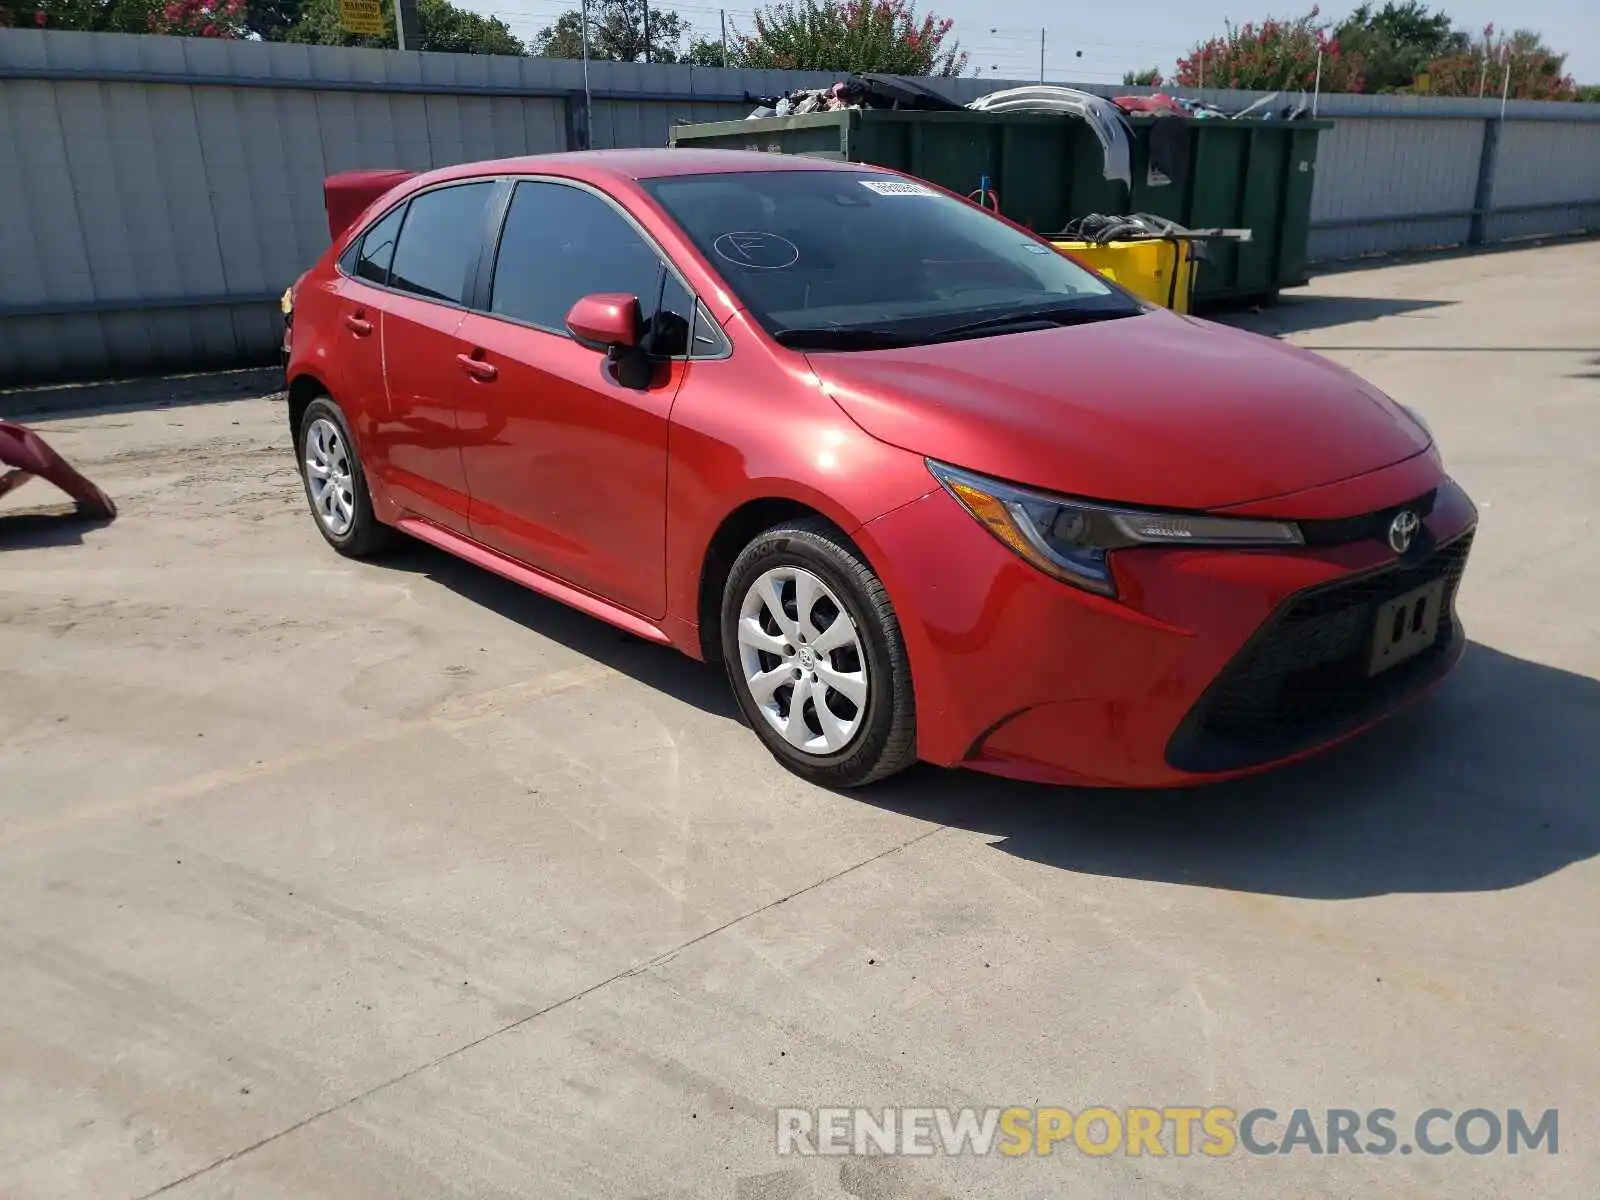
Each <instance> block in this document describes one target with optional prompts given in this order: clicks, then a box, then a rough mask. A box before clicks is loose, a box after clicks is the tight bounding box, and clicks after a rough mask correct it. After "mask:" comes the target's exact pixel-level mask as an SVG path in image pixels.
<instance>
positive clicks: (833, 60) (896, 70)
mask: <svg viewBox="0 0 1600 1200" xmlns="http://www.w3.org/2000/svg"><path fill="white" fill-rule="evenodd" d="M954 24H955V23H954V22H953V21H951V20H950V19H949V18H947V17H935V16H933V15H931V14H929V15H923V16H918V15H917V12H916V7H915V4H914V0H792V2H789V0H775V2H773V3H769V4H767V6H766V7H765V8H761V9H757V10H756V14H755V28H754V30H753V32H750V33H739V34H737V35H736V36H734V37H732V38H731V39H730V47H729V48H730V54H729V59H730V64H731V65H733V66H740V67H758V68H763V69H767V70H774V69H776V70H788V71H838V72H841V73H842V72H859V71H877V72H883V73H885V74H892V75H940V76H950V75H960V74H961V73H962V72H964V71H965V70H966V69H967V55H966V53H965V52H964V51H963V50H962V49H961V46H960V44H959V43H958V42H956V41H954V40H952V39H951V38H950V33H951V30H952V28H953V27H954Z"/></svg>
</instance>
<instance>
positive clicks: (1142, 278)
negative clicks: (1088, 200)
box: [1051, 238, 1195, 313]
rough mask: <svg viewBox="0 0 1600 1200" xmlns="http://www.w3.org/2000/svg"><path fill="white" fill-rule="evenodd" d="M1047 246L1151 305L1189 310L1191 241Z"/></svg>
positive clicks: (1191, 265) (1176, 310)
mask: <svg viewBox="0 0 1600 1200" xmlns="http://www.w3.org/2000/svg"><path fill="white" fill-rule="evenodd" d="M1051 245H1053V246H1055V247H1056V249H1058V250H1060V251H1062V252H1063V253H1066V254H1070V255H1071V256H1072V257H1073V258H1075V259H1077V260H1078V261H1079V262H1081V263H1083V264H1084V266H1086V267H1092V268H1094V270H1096V271H1098V272H1100V274H1102V275H1104V276H1105V277H1106V278H1107V279H1110V280H1113V281H1114V282H1116V283H1119V284H1121V285H1122V286H1123V287H1125V288H1127V289H1128V290H1129V291H1130V292H1132V293H1134V295H1136V296H1142V297H1143V298H1144V299H1146V300H1148V301H1150V302H1151V303H1152V304H1159V305H1161V307H1162V308H1170V309H1171V310H1172V311H1173V312H1181V313H1186V312H1188V311H1189V290H1190V287H1191V286H1192V285H1193V283H1194V268H1195V260H1194V257H1193V256H1192V255H1191V253H1190V248H1191V246H1192V245H1193V243H1191V242H1186V241H1164V240H1160V239H1155V238H1151V239H1146V240H1143V241H1136V242H1104V243H1100V242H1052V243H1051Z"/></svg>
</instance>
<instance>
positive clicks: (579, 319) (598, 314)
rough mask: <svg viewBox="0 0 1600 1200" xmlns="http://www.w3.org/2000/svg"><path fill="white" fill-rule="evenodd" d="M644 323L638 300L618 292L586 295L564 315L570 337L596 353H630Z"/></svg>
mask: <svg viewBox="0 0 1600 1200" xmlns="http://www.w3.org/2000/svg"><path fill="white" fill-rule="evenodd" d="M643 323H644V322H643V320H642V319H641V317H640V315H639V298H638V297H637V296H624V295H622V294H621V293H620V292H596V293H595V294H593V295H589V296H585V297H583V299H581V300H579V301H578V302H577V303H576V304H574V305H573V306H572V308H571V310H570V311H569V312H568V313H567V328H568V330H570V331H571V333H572V336H573V337H575V338H577V339H578V341H580V342H582V343H583V344H584V345H585V346H589V347H590V348H592V349H595V350H608V351H611V352H612V356H613V357H619V355H618V354H617V352H618V351H622V350H632V349H634V348H635V347H636V346H638V344H639V336H640V334H641V332H642V330H641V328H640V326H641V325H643Z"/></svg>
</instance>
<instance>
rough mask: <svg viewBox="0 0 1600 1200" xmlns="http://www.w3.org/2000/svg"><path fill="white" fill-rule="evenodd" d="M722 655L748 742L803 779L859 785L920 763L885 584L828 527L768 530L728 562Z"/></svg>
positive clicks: (907, 674)
mask: <svg viewBox="0 0 1600 1200" xmlns="http://www.w3.org/2000/svg"><path fill="white" fill-rule="evenodd" d="M722 657H723V662H724V663H725V664H726V666H727V670H728V681H729V683H730V684H731V685H732V686H733V692H734V696H735V698H736V699H737V700H738V702H739V707H740V709H741V711H742V712H743V713H744V716H745V719H746V720H747V721H748V722H749V723H750V725H751V727H752V728H753V729H754V730H755V731H756V736H758V737H759V738H760V739H761V740H762V742H763V743H764V744H765V745H766V747H767V749H768V750H770V751H771V752H772V754H773V756H774V757H776V758H777V759H778V761H779V762H781V763H782V764H783V765H784V766H786V767H787V768H789V770H791V771H793V772H794V773H795V774H797V775H799V776H801V777H802V778H804V779H807V780H810V781H811V782H813V783H817V784H821V785H822V786H824V787H837V788H851V787H861V786H864V785H866V784H869V783H873V782H875V781H877V780H879V779H883V778H885V777H886V776H889V775H892V774H894V773H895V772H896V771H899V770H901V769H903V768H905V767H907V766H910V765H911V764H912V763H913V762H915V761H916V757H917V753H916V707H915V702H914V700H913V697H912V691H911V668H910V665H909V663H908V661H907V658H906V651H905V642H904V639H903V638H902V637H901V633H900V622H899V620H898V619H897V618H896V617H895V613H894V608H893V606H892V605H891V604H890V603H889V596H888V593H887V592H886V591H885V590H884V587H883V583H882V581H881V580H879V578H878V576H877V574H876V573H875V572H874V571H873V570H872V568H871V567H870V566H868V565H867V563H866V562H865V560H863V559H862V557H861V555H860V553H859V552H858V551H857V550H856V549H855V547H854V546H852V545H851V544H850V542H849V541H848V539H846V538H845V537H844V536H843V534H841V533H840V531H839V530H838V529H837V528H836V527H835V526H833V525H832V524H830V523H829V522H827V521H825V520H822V519H821V518H813V519H809V520H799V521H794V522H790V523H785V524H783V525H778V526H774V527H773V528H771V529H768V530H766V531H765V532H764V533H762V534H760V535H759V536H758V537H756V538H755V540H754V541H752V542H751V543H750V544H749V545H748V546H746V547H745V548H744V550H743V551H742V552H741V553H740V555H739V557H738V558H737V559H735V560H734V564H733V569H732V570H731V571H730V572H729V574H728V581H727V584H726V585H725V587H724V588H723V595H722Z"/></svg>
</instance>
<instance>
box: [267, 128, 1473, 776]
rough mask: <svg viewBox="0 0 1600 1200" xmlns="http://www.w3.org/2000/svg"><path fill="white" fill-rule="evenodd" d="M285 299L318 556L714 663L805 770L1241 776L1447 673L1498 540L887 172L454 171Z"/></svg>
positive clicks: (1235, 335) (1454, 495) (1108, 288)
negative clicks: (399, 565)
mask: <svg viewBox="0 0 1600 1200" xmlns="http://www.w3.org/2000/svg"><path fill="white" fill-rule="evenodd" d="M293 312H294V318H293V321H294V323H293V337H292V345H291V354H290V359H289V380H290V392H289V396H290V416H291V420H292V421H293V426H294V438H295V447H296V453H297V457H298V459H299V463H300V467H301V473H302V475H303V477H304V479H305V486H306V493H307V495H308V497H309V498H310V502H311V508H312V512H313V514H314V515H315V518H316V521H317V525H318V528H319V529H320V530H321V531H322V534H323V536H324V537H325V538H326V539H327V540H328V542H329V543H331V544H332V546H333V547H334V549H336V550H338V551H339V552H341V553H343V554H348V555H354V556H361V555H367V554H371V553H373V552H375V551H378V550H379V549H381V548H383V547H384V546H385V545H387V544H389V542H390V541H391V540H392V537H393V534H394V531H395V530H400V531H404V532H405V533H408V534H411V535H412V536H414V537H417V538H420V539H422V540H423V541H425V542H430V543H432V544H433V545H435V546H438V547H440V548H442V549H444V550H447V551H449V552H450V553H452V554H456V555H459V556H461V557H462V558H465V559H467V560H469V561H471V562H474V563H477V564H479V565H481V566H483V567H486V568H488V569H489V570H491V571H496V572H499V573H500V574H501V575H504V576H506V577H508V578H510V579H513V580H516V581H517V582H519V583H522V584H525V585H526V586H528V587H530V588H532V589H534V590H535V591H538V592H542V593H544V594H545V595H547V596H552V597H555V598H556V599H558V600H561V601H563V602H565V603H567V604H570V605H572V606H574V607H576V608H579V609H581V610H583V611H584V612H587V613H590V614H592V615H594V616H596V617H598V618H600V619H601V620H605V621H609V622H611V623H612V624H614V625H617V626H620V627H621V628H622V629H625V630H628V631H630V632H632V633H634V634H637V635H638V636H639V637H642V638H647V639H650V640H652V641H656V642H662V643H667V644H670V645H672V646H675V647H677V648H678V649H680V650H682V651H683V652H684V653H686V654H689V655H691V656H692V657H695V658H703V659H712V660H716V659H721V660H722V661H723V662H724V663H725V664H726V667H727V672H728V678H729V680H730V682H731V683H732V686H733V690H734V693H735V695H736V696H737V697H738V702H739V706H740V707H741V709H742V710H743V712H744V714H745V716H746V717H747V718H748V720H749V722H750V724H751V726H752V727H753V728H754V729H755V731H756V733H757V735H758V736H759V737H760V738H761V739H762V741H763V742H765V743H766V745H767V746H768V747H769V748H770V750H771V751H772V753H773V754H774V755H776V756H777V757H778V759H779V760H780V761H781V762H783V763H784V764H785V765H786V766H788V767H789V768H791V769H793V770H794V771H796V772H798V773H800V774H801V775H803V776H805V777H807V778H809V779H813V780H816V781H818V782H820V783H825V784H831V785H836V786H851V785H859V784H865V783H868V782H870V781H872V780H876V779H880V778H882V777H884V776H886V775H888V774H890V773H891V772H894V771H897V770H899V769H900V768H902V767H904V766H906V765H908V764H909V763H911V762H913V761H914V760H916V759H918V758H921V759H925V760H927V761H929V762H934V763H940V764H945V765H950V766H958V765H959V766H966V767H972V768H975V769H978V770H982V771H989V772H993V773H995V774H1000V775H1009V776H1015V777H1019V778H1025V779H1034V780H1047V781H1057V782H1070V783H1079V784H1114V785H1126V786H1161V785H1170V784H1181V783H1192V782H1198V781H1202V780H1208V779H1216V778H1220V777H1223V776H1227V775H1235V774H1242V773H1245V772H1249V771H1254V770H1258V769H1260V768H1263V767H1266V766H1269V765H1272V764H1274V763H1278V762H1282V761H1284V760H1286V759H1290V758H1294V757H1297V756H1301V755H1304V754H1306V753H1308V752H1310V751H1312V750H1315V749H1318V748H1320V747H1323V746H1326V745H1328V744H1330V743H1332V742H1334V741H1337V740H1339V739H1342V738H1344V737H1347V736H1349V735H1350V734H1352V733H1354V732H1355V731H1357V730H1358V729H1360V728H1362V727H1364V726H1366V725H1369V724H1371V723H1372V722H1374V721H1375V720H1377V719H1379V718H1380V717H1382V716H1384V715H1385V714H1387V713H1389V712H1391V711H1392V710H1394V709H1395V708H1396V707H1398V706H1399V705H1400V704H1402V703H1404V702H1405V701H1407V700H1409V699H1411V698H1413V697H1415V696H1416V695H1417V694H1418V693H1419V692H1420V691H1422V690H1423V689H1425V688H1426V687H1427V686H1428V685H1430V684H1432V683H1434V682H1435V681H1436V680H1438V679H1439V678H1440V677H1442V676H1443V675H1444V674H1445V673H1446V672H1447V671H1449V669H1450V668H1451V667H1452V666H1453V665H1454V664H1455V662H1456V661H1457V659H1458V658H1459V657H1460V655H1461V651H1462V647H1463V644H1464V638H1463V634H1462V630H1461V626H1460V623H1459V622H1458V621H1457V619H1456V616H1455V603H1454V601H1455V594H1456V589H1457V585H1458V584H1459V582H1460V579H1461V575H1462V570H1463V568H1464V566H1465V564H1466V559H1467V553H1468V549H1469V547H1470V545H1471V541H1472V534H1473V529H1474V525H1475V522H1476V512H1475V510H1474V508H1473V506H1472V504H1471V502H1470V501H1469V500H1468V498H1467V497H1466V495H1465V494H1464V493H1463V492H1462V490H1461V488H1459V487H1458V486H1457V485H1456V484H1455V483H1454V482H1452V480H1451V479H1450V477H1449V476H1448V475H1446V474H1445V472H1444V469H1443V467H1442V465H1441V463H1440V458H1439V454H1438V452H1437V450H1436V449H1435V448H1434V446H1433V443H1432V438H1431V436H1430V434H1429V431H1428V429H1427V426H1426V425H1425V424H1424V423H1423V422H1422V421H1421V419H1419V418H1418V417H1417V416H1416V415H1415V414H1413V413H1411V412H1410V411H1409V410H1407V409H1404V408H1403V407H1402V406H1400V405H1398V404H1396V403H1394V402H1393V401H1391V400H1389V399H1388V398H1387V397H1385V396H1384V395H1383V394H1382V393H1380V392H1379V391H1378V390H1377V389H1376V388H1374V387H1372V386H1371V385H1369V384H1367V383H1364V382H1363V381H1362V380H1360V379H1359V378H1357V377H1356V376H1354V375H1352V374H1351V373H1350V372H1348V371H1345V370H1343V369H1341V368H1340V367H1337V366H1334V365H1333V364H1331V363H1329V362H1326V361H1324V360H1322V359H1320V358H1317V357H1315V356H1314V355H1312V354H1309V353H1306V352H1304V351H1301V350H1297V349H1295V348H1293V347H1291V346H1287V345H1283V344H1281V343H1278V342H1274V341H1270V340H1267V339H1264V338H1260V337H1256V336H1254V335H1251V334H1247V333H1241V332H1237V331H1234V330H1230V329H1226V328H1222V327H1219V326H1216V325H1211V324H1207V323H1206V322H1204V321H1198V320H1193V319H1190V318H1186V317H1181V316H1176V315H1173V314H1172V313H1169V312H1166V311H1162V310H1159V309H1153V308H1150V307H1148V306H1146V305H1144V304H1143V303H1141V302H1139V301H1137V300H1135V299H1133V298H1131V297H1130V296H1129V295H1127V294H1126V293H1124V292H1123V291H1121V290H1119V289H1118V288H1116V287H1114V286H1113V285H1111V284H1109V283H1107V282H1106V281H1105V280H1104V279H1102V278H1101V277H1100V276H1098V275H1096V274H1094V273H1092V272H1090V271H1089V270H1087V269H1085V268H1083V267H1081V266H1079V265H1078V264H1076V263H1074V262H1073V261H1072V260H1070V259H1068V258H1065V257H1063V256H1062V255H1060V254H1057V253H1056V252H1054V251H1053V250H1052V249H1051V248H1050V246H1048V245H1047V244H1045V243H1043V242H1041V241H1039V240H1038V239H1037V238H1035V237H1034V236H1033V235H1032V234H1030V233H1027V232H1026V231H1023V230H1020V229H1018V228H1017V227H1015V226H1013V225H1011V224H1010V223H1008V222H1006V221H1004V220H1001V219H999V218H997V217H995V216H993V215H991V214H989V213H987V212H985V211H983V210H981V209H979V208H977V207H975V206H974V205H972V204H969V203H967V202H965V201H963V200H960V199H958V198H956V197H953V196H950V195H948V194H946V193H944V192H942V191H939V190H937V189H934V188H931V187H928V186H927V185H924V184H921V183H918V182H916V181H913V180H910V179H907V178H905V177H903V176H899V175H895V174H892V173H889V172H885V171H881V170H877V169H874V168H863V167H859V166H854V165H847V164H835V163H828V162H821V161H817V160H812V159H805V158H790V157H784V156H778V155H761V154H737V153H723V152H695V151H688V150H638V151H610V152H599V153H589V154H574V155H553V156H548V157H538V158H523V159H514V160H508V161H504V162H485V163H474V164H469V165H466V166H459V167H451V168H447V169H444V170H439V171H433V172H431V173H428V174H425V175H420V176H417V177H415V178H411V179H409V180H406V181H405V182H402V183H401V184H400V185H399V186H397V187H395V188H393V190H390V191H388V192H386V193H385V194H384V195H383V196H382V197H381V198H379V199H378V200H377V201H376V202H374V203H373V204H372V205H371V206H370V207H369V208H368V209H367V211H366V212H364V213H362V214H361V215H360V216H359V217H358V218H356V219H355V220H354V221H353V222H352V223H351V225H350V226H349V228H348V229H346V230H345V231H344V232H343V233H341V234H340V235H339V236H338V237H337V238H336V239H335V242H334V245H333V246H332V247H331V248H330V250H329V251H328V253H327V254H326V255H325V256H324V257H323V259H322V261H321V262H319V263H318V264H317V265H316V266H315V267H314V268H313V269H312V270H311V271H309V272H308V273H307V274H306V275H305V276H304V277H303V278H302V279H301V280H300V282H299V283H298V285H297V286H296V289H295V293H294V297H293Z"/></svg>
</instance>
